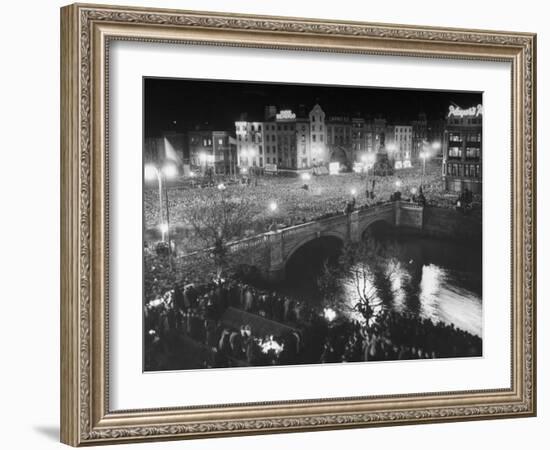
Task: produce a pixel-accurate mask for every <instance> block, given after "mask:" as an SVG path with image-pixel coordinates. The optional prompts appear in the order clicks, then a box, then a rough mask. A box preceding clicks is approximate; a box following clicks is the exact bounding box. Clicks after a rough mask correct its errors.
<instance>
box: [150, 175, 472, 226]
mask: <svg viewBox="0 0 550 450" xmlns="http://www.w3.org/2000/svg"><path fill="white" fill-rule="evenodd" d="M428 168H429V167H428ZM220 183H223V184H224V187H225V188H226V189H225V191H224V195H226V196H227V197H228V198H231V197H246V198H247V200H248V201H249V202H250V209H251V214H250V215H251V217H252V220H251V223H250V227H249V229H248V230H247V232H248V234H257V233H259V232H263V231H265V230H266V228H268V227H269V226H270V225H271V224H272V223H273V222H275V223H277V224H279V225H280V226H288V225H292V224H296V223H302V222H304V221H310V220H315V219H317V218H319V217H324V216H326V215H330V214H334V213H335V212H341V211H343V209H344V208H345V207H346V204H347V203H348V202H349V201H351V200H352V199H355V202H356V205H357V207H359V206H364V205H372V204H376V203H379V202H385V201H388V200H390V198H391V197H392V195H393V194H394V193H395V192H396V191H400V192H401V197H402V198H404V199H411V198H413V197H415V196H417V195H418V192H419V191H420V188H421V190H422V195H423V197H424V199H425V202H426V204H428V205H433V206H440V207H449V208H452V207H455V206H456V202H457V195H456V194H451V193H448V192H446V191H445V189H444V183H443V179H442V177H441V173H440V168H439V166H437V167H436V166H434V167H432V168H431V169H430V170H428V171H427V173H426V175H425V176H424V177H422V178H420V175H419V173H418V171H417V170H412V169H408V170H403V171H400V172H398V173H396V174H394V175H388V176H373V175H372V174H355V173H343V174H340V175H319V176H315V175H313V176H312V177H311V179H310V180H308V181H303V180H302V179H301V178H300V177H289V176H273V175H265V176H263V177H260V178H254V182H252V183H249V184H247V183H244V184H243V183H241V182H239V181H238V180H237V181H235V180H232V179H229V178H220V179H216V180H210V181H208V182H204V183H202V184H201V183H197V184H196V185H195V187H190V185H189V183H185V182H181V183H179V184H178V183H175V184H172V185H171V187H169V189H168V205H169V211H170V221H171V225H172V227H173V228H175V229H176V228H177V229H180V230H183V231H184V230H185V229H186V228H187V229H189V230H191V229H192V227H191V226H190V225H189V224H188V223H187V222H186V218H187V217H189V214H188V213H189V211H190V210H192V209H193V208H196V207H197V206H201V205H208V204H209V202H211V201H212V198H213V197H214V196H216V195H218V192H217V190H218V188H217V186H218V185H219V184H220ZM473 201H474V202H479V201H480V198H479V197H478V196H476V197H475V198H473ZM272 203H275V204H276V205H277V207H276V210H275V211H273V210H271V209H270V208H269V205H270V204H272ZM158 211H159V202H158V192H157V190H156V186H153V185H151V186H149V187H148V188H146V189H145V193H144V214H145V228H146V229H155V228H156V227H157V226H158V224H159V217H158Z"/></svg>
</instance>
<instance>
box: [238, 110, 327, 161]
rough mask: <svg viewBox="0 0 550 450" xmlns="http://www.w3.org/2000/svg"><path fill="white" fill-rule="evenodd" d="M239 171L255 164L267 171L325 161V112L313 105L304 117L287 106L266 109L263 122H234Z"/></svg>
mask: <svg viewBox="0 0 550 450" xmlns="http://www.w3.org/2000/svg"><path fill="white" fill-rule="evenodd" d="M235 130H236V136H237V139H236V142H237V154H238V161H239V167H240V168H241V171H242V172H246V171H247V170H248V168H250V167H252V166H255V167H259V168H266V169H269V170H301V169H307V168H310V167H314V166H316V165H319V164H322V163H324V162H327V161H328V157H329V154H328V151H327V147H326V126H325V113H324V111H323V109H322V108H321V107H320V106H319V105H315V106H314V107H313V109H312V110H311V111H310V112H309V114H308V115H307V116H297V115H296V114H295V113H294V112H293V111H292V110H290V109H283V110H281V111H279V112H278V113H277V112H276V110H274V107H273V106H267V107H266V108H265V118H264V121H262V122H249V121H238V122H235Z"/></svg>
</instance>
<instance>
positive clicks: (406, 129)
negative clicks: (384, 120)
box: [386, 125, 413, 169]
mask: <svg viewBox="0 0 550 450" xmlns="http://www.w3.org/2000/svg"><path fill="white" fill-rule="evenodd" d="M412 138H413V129H412V126H411V125H394V126H390V127H387V130H386V150H387V151H388V157H389V158H390V159H391V160H392V161H393V165H394V168H395V169H404V168H408V167H411V166H412V164H411V155H412Z"/></svg>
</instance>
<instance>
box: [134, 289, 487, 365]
mask: <svg viewBox="0 0 550 450" xmlns="http://www.w3.org/2000/svg"><path fill="white" fill-rule="evenodd" d="M230 307H231V308H233V309H235V310H238V311H244V312H246V313H247V314H243V317H251V316H250V314H252V315H253V316H257V317H258V318H259V319H258V320H257V321H255V322H254V323H253V324H251V323H244V322H243V323H241V324H239V325H235V324H234V323H233V324H228V323H227V322H225V321H224V313H225V311H227V309H228V308H230ZM144 318H145V320H144V332H145V339H146V346H145V349H146V352H145V363H146V368H147V369H148V370H166V369H174V368H203V367H231V366H246V365H270V364H299V363H310V364H311V363H330V362H355V361H377V360H378V361H379V360H395V359H419V358H441V357H451V356H453V357H456V356H479V355H481V339H480V338H478V337H476V336H474V335H471V334H469V333H467V332H465V331H462V330H459V329H456V328H455V327H454V326H452V325H447V324H444V323H442V322H439V323H433V322H432V321H431V320H429V319H423V318H421V317H419V316H417V315H414V314H410V313H405V314H404V313H397V312H395V311H393V310H391V309H385V310H382V312H380V313H379V314H378V316H377V317H376V320H375V321H374V322H373V323H371V324H370V325H369V326H368V327H367V326H365V322H364V321H359V320H355V319H354V318H350V317H348V316H341V317H338V319H336V320H334V317H329V318H327V317H326V314H324V313H323V310H316V309H313V308H312V307H310V306H308V304H307V303H306V302H302V301H299V300H297V299H293V298H291V297H289V296H286V295H280V294H278V293H277V292H274V291H270V290H266V289H261V288H258V287H255V286H253V285H251V284H247V283H244V282H241V281H237V280H224V281H220V282H214V281H212V282H211V283H208V284H205V285H202V286H196V285H194V284H191V283H188V282H187V280H182V282H181V283H178V284H177V285H175V286H174V287H173V289H170V290H168V291H166V292H164V294H163V295H159V296H158V297H156V298H154V299H153V300H151V301H149V302H147V303H146V304H145V306H144ZM258 321H259V322H260V323H261V322H262V321H269V322H270V323H271V324H272V325H273V323H275V328H277V326H276V325H277V324H280V325H281V326H280V329H281V330H282V331H281V333H279V334H262V333H261V332H260V331H259V330H257V329H255V328H254V327H255V326H257V323H258ZM260 328H261V327H260ZM193 357H194V358H195V359H193ZM174 361H180V362H181V364H182V367H174V366H173V364H176V365H177V362H176V363H175V362H174Z"/></svg>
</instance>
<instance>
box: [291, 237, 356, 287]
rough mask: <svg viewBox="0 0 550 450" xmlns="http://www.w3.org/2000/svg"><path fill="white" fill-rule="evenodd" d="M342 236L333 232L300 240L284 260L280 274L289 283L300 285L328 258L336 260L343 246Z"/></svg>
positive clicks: (315, 272)
mask: <svg viewBox="0 0 550 450" xmlns="http://www.w3.org/2000/svg"><path fill="white" fill-rule="evenodd" d="M344 242H345V238H344V236H343V235H341V234H339V233H334V232H332V233H331V232H328V233H322V234H315V235H309V236H308V237H307V238H304V239H301V240H300V241H299V242H297V243H296V244H295V245H293V246H292V248H291V249H290V250H289V251H288V253H287V254H286V255H285V258H284V264H283V266H282V268H281V269H282V274H284V275H283V276H284V278H285V279H286V280H288V281H289V282H290V283H295V282H297V283H301V282H302V280H304V279H306V280H307V279H311V278H312V277H313V276H315V274H317V273H318V271H319V269H320V268H321V266H322V264H323V262H324V261H325V260H326V259H327V258H328V259H332V258H337V257H338V256H339V254H340V251H341V249H342V247H343V245H344Z"/></svg>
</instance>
